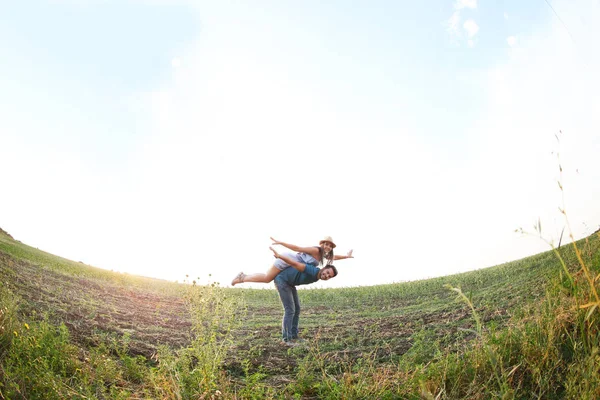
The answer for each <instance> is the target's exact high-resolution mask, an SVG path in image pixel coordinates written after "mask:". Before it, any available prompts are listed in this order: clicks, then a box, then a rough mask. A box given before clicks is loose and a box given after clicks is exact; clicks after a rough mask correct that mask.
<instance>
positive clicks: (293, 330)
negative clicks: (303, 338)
mask: <svg viewBox="0 0 600 400" xmlns="http://www.w3.org/2000/svg"><path fill="white" fill-rule="evenodd" d="M275 287H276V288H277V291H278V292H279V298H280V299H281V303H282V304H283V311H284V313H283V322H282V323H281V335H282V336H283V340H285V341H288V340H291V339H296V338H297V337H298V322H299V318H300V300H299V299H298V291H297V290H296V286H293V285H290V284H289V283H287V282H285V281H284V280H283V279H277V277H276V278H275Z"/></svg>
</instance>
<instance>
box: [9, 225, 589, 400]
mask: <svg viewBox="0 0 600 400" xmlns="http://www.w3.org/2000/svg"><path fill="white" fill-rule="evenodd" d="M431 246H432V251H434V250H435V243H434V242H433V241H432V245H431ZM599 247H600V236H599V234H598V233H596V234H594V235H592V236H590V237H588V238H585V239H582V240H580V241H577V242H575V243H570V244H568V245H563V246H562V247H561V248H559V249H557V250H555V251H552V250H551V249H549V251H548V252H545V253H542V254H538V255H535V256H532V257H528V258H525V259H522V260H518V261H514V262H510V263H506V264H502V265H498V266H495V267H491V268H485V269H481V270H477V271H473V272H468V273H463V274H457V275H452V276H447V277H442V278H435V279H428V280H423V281H417V282H407V283H398V284H390V285H380V286H371V287H357V288H340V289H312V290H302V291H301V292H300V299H301V302H302V307H303V309H302V318H301V336H302V337H303V338H305V339H306V341H305V342H304V343H302V344H301V345H299V346H296V347H292V348H288V347H286V346H283V345H282V344H281V343H280V341H279V336H280V323H281V316H282V307H281V303H280V302H279V298H278V295H277V292H276V291H275V290H273V289H270V290H255V289H242V288H235V289H233V288H222V287H220V286H219V285H216V284H213V285H210V286H201V285H197V284H195V283H194V282H193V281H192V280H193V279H194V278H190V282H187V283H180V284H177V283H170V282H166V281H162V280H157V279H150V278H143V277H138V276H132V275H127V274H122V273H114V272H110V271H106V270H102V269H98V268H94V267H91V266H88V265H85V264H83V263H80V262H74V261H70V260H66V259H63V258H60V257H57V256H54V255H51V254H48V253H45V252H43V251H40V250H37V249H35V248H32V247H30V246H27V245H25V244H23V243H21V242H19V241H16V240H13V239H12V238H11V237H10V236H9V235H8V234H6V233H4V232H3V231H0V368H1V370H0V399H21V398H22V399H64V398H69V399H70V398H73V399H198V398H205V399H217V398H219V399H233V398H239V399H242V398H243V399H245V398H255V399H263V398H284V399H287V398H300V399H313V398H315V399H316V398H330V399H340V398H346V399H353V398H360V399H396V398H399V399H404V398H407V399H421V398H425V399H457V398H469V399H489V398H507V399H513V398H527V399H529V398H539V399H553V398H556V399H561V398H567V399H573V398H577V399H585V398H587V399H594V398H600V355H599V353H598V351H599V349H600V334H599V331H598V321H599V316H598V313H599V312H600V310H599V309H598V307H597V305H598V304H600V300H599V299H598V294H597V290H596V289H597V286H598V282H597V279H596V278H597V277H598V272H599V270H600V251H599ZM465 251H469V250H468V249H465ZM399 267H401V266H399Z"/></svg>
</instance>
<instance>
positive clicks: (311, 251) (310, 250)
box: [271, 238, 320, 265]
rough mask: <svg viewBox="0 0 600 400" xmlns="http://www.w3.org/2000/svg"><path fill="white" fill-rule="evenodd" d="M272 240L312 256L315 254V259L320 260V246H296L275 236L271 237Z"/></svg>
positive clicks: (274, 242)
mask: <svg viewBox="0 0 600 400" xmlns="http://www.w3.org/2000/svg"><path fill="white" fill-rule="evenodd" d="M271 240H272V241H273V244H278V245H281V246H283V247H287V248H288V249H290V250H292V251H297V252H298V253H306V254H310V255H311V256H313V258H314V259H315V260H318V259H319V258H320V255H319V248H318V247H300V246H296V245H295V244H291V243H285V242H280V241H279V240H275V239H273V238H271ZM282 260H283V259H282ZM283 261H285V260H283ZM285 262H287V261H285ZM290 265H291V264H290Z"/></svg>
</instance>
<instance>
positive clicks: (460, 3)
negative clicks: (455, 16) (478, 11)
mask: <svg viewBox="0 0 600 400" xmlns="http://www.w3.org/2000/svg"><path fill="white" fill-rule="evenodd" d="M454 8H455V9H457V10H460V9H463V8H477V0H457V2H456V3H455V4H454Z"/></svg>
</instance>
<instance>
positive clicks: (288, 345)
mask: <svg viewBox="0 0 600 400" xmlns="http://www.w3.org/2000/svg"><path fill="white" fill-rule="evenodd" d="M281 343H282V344H283V345H284V346H287V347H296V346H298V343H296V342H293V341H291V340H282V341H281Z"/></svg>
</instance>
